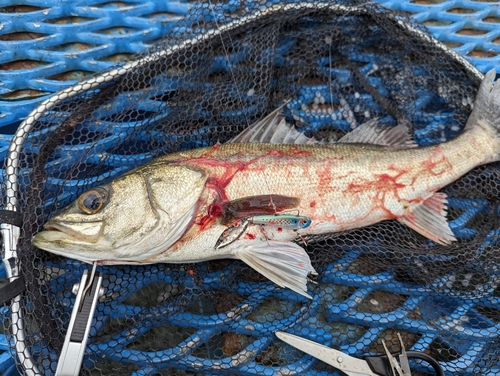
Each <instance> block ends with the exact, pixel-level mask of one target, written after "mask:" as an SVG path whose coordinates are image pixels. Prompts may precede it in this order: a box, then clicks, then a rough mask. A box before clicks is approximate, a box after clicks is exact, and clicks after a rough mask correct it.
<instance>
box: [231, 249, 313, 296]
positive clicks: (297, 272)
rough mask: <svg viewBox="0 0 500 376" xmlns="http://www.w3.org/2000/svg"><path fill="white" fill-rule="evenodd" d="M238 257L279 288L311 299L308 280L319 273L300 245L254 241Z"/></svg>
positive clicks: (237, 252) (238, 252)
mask: <svg viewBox="0 0 500 376" xmlns="http://www.w3.org/2000/svg"><path fill="white" fill-rule="evenodd" d="M235 256H236V257H237V258H239V259H240V260H242V261H243V262H245V263H246V264H248V265H249V266H251V267H252V268H253V269H255V270H256V271H258V272H259V273H260V274H262V275H263V276H265V277H266V278H268V279H270V280H271V281H273V282H274V283H276V284H277V285H279V286H281V287H288V288H289V289H291V290H293V291H295V292H296V293H298V294H300V295H303V296H305V297H307V298H309V299H310V298H311V296H310V295H309V294H307V276H308V275H309V273H313V274H316V271H315V270H314V268H313V267H312V265H311V260H310V259H309V256H308V255H307V253H306V251H304V249H303V248H301V247H300V246H298V245H297V244H295V243H291V242H280V241H273V240H269V241H267V242H261V241H252V242H249V243H247V244H246V245H244V246H242V247H240V248H239V249H238V250H237V251H236V252H235Z"/></svg>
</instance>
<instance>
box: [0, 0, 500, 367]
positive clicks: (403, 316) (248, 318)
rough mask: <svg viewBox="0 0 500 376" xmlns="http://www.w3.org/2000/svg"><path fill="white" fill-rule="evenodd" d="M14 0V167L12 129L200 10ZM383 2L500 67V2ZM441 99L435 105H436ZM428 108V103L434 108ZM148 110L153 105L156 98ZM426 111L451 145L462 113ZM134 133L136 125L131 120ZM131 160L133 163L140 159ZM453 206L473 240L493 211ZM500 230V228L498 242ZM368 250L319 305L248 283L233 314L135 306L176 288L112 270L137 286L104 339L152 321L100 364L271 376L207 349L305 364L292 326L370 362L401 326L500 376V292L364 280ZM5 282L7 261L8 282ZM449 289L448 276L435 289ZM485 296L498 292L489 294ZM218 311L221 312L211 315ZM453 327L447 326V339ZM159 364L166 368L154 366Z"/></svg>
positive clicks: (4, 105) (67, 300)
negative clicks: (170, 338) (150, 340)
mask: <svg viewBox="0 0 500 376" xmlns="http://www.w3.org/2000/svg"><path fill="white" fill-rule="evenodd" d="M7 3H9V2H1V1H0V7H4V8H3V9H2V10H0V25H1V26H2V27H1V29H0V51H2V53H1V54H0V127H2V128H0V132H2V133H4V134H3V135H0V158H2V160H3V158H4V155H5V151H6V148H7V146H8V143H9V141H10V138H11V136H10V134H12V133H13V131H14V130H15V128H16V126H17V125H18V124H19V122H20V120H21V119H22V118H23V117H25V116H26V115H27V114H28V113H29V112H30V111H31V110H32V109H33V108H35V107H36V106H37V104H38V103H39V102H40V101H41V100H43V99H45V98H46V97H47V96H49V95H51V94H52V93H55V92H57V91H59V90H61V89H63V88H65V87H68V86H70V85H72V84H74V83H75V82H77V81H79V80H81V79H83V78H85V77H88V76H89V75H91V74H92V73H94V72H98V71H100V70H102V69H104V68H106V67H109V66H110V65H113V64H115V63H117V62H121V61H124V60H126V59H127V58H128V57H130V56H131V55H132V54H134V53H137V52H140V51H143V50H144V49H145V48H146V47H147V46H149V45H150V44H152V43H154V41H156V40H157V39H159V38H160V37H161V36H162V35H164V34H165V33H166V32H167V31H168V30H169V29H170V28H171V26H172V24H173V23H174V22H175V21H176V20H177V19H179V18H180V17H181V16H182V15H183V14H184V13H186V12H187V11H188V9H189V7H190V4H189V3H184V2H164V1H150V2H145V1H141V2H139V1H127V2H108V3H104V4H98V2H97V1H94V2H89V1H73V2H61V1H44V2H37V5H36V6H34V5H16V6H11V5H9V4H7ZM382 3H383V4H384V5H385V6H388V7H389V8H392V9H398V10H403V11H406V12H411V13H414V14H413V16H414V17H415V18H416V19H417V20H418V21H420V22H422V23H423V24H425V25H427V26H428V27H429V29H430V30H431V31H432V32H433V33H434V35H435V36H436V37H437V38H438V39H440V40H442V41H443V42H445V44H447V45H449V46H450V47H452V48H454V49H456V50H457V51H458V52H460V53H461V54H463V55H465V56H466V57H467V58H468V59H469V60H470V61H471V62H472V63H473V64H475V65H476V66H477V67H478V68H479V69H480V70H482V71H483V72H484V71H487V70H488V69H490V68H495V67H496V68H498V67H499V66H500V64H499V63H500V28H499V27H498V26H499V23H500V14H499V13H500V10H499V9H500V8H499V7H498V6H493V5H492V4H491V3H490V2H484V3H482V2H471V1H441V2H440V1H436V0H433V1H425V0H422V1H400V2H391V3H386V2H382ZM33 4H34V2H33ZM367 69H369V66H367ZM325 90H326V89H325V88H324V87H305V88H304V89H303V90H302V91H301V95H302V96H301V98H300V100H298V101H296V102H291V103H290V108H291V109H292V110H295V111H298V112H300V111H302V109H303V106H306V107H307V106H308V105H310V104H311V103H313V101H314V98H315V96H316V95H317V93H320V95H323V96H324V97H328V95H329V94H328V91H325ZM430 99H431V98H427V99H426V98H424V100H427V101H429V100H430ZM417 105H420V106H422V107H425V103H420V104H417ZM143 106H144V110H147V103H145V104H143ZM301 115H303V118H304V119H306V120H310V122H309V123H310V124H311V125H312V126H315V125H321V119H320V120H318V118H317V117H316V118H315V119H307V114H306V113H305V112H304V113H301ZM426 115H427V114H425V113H422V130H421V131H420V133H417V134H416V137H417V140H419V143H420V144H421V145H425V144H430V143H434V142H437V141H439V137H440V136H439V133H436V134H437V135H436V134H433V132H432V131H433V127H436V126H437V125H438V121H439V122H443V121H444V122H448V121H452V114H446V113H444V114H443V118H440V119H436V118H430V117H428V116H426ZM139 125H140V124H136V126H139ZM348 126H349V124H346V123H345V121H344V122H343V123H342V124H341V123H340V122H339V128H342V127H344V128H345V127H348ZM132 128H133V125H130V129H132ZM34 136H36V134H34ZM103 142H104V143H105V142H106V140H103ZM143 161H144V158H142V157H141V158H139V159H138V162H143ZM112 162H113V163H114V167H119V165H120V161H119V160H114V161H112ZM126 163H130V159H127V160H126ZM117 171H119V168H118V169H117ZM54 184H57V182H55V183H54ZM450 206H451V207H456V208H458V209H461V210H463V212H462V215H461V216H460V217H459V218H458V219H456V220H455V221H454V222H453V223H452V228H453V230H454V232H455V234H457V236H462V237H467V236H470V233H471V232H472V231H474V230H472V229H470V228H468V227H467V223H469V221H470V219H471V218H473V217H474V216H476V215H484V214H486V213H488V211H489V206H488V204H487V203H485V202H484V201H481V200H455V201H453V200H451V202H450ZM497 232H498V230H497ZM494 233H495V232H494V231H493V232H492V233H491V237H493V235H494ZM487 241H488V240H487ZM361 254H362V252H361V251H359V250H356V249H352V250H351V251H350V252H349V253H348V254H346V255H345V256H344V257H343V258H342V259H340V260H337V261H336V262H334V263H332V264H331V265H330V266H329V268H328V269H327V270H326V271H323V273H322V274H321V276H322V279H321V281H320V282H321V284H320V286H319V288H317V289H316V291H315V294H314V299H313V300H312V301H311V302H308V301H305V300H304V301H302V300H300V298H297V296H296V295H295V294H291V293H289V292H288V291H283V290H281V289H275V288H274V285H273V284H272V283H261V284H255V283H241V284H240V285H239V288H238V290H237V291H236V292H235V293H237V294H239V295H241V296H244V299H243V300H242V301H241V302H239V303H238V304H237V305H236V306H235V307H233V308H231V310H230V311H226V312H225V313H216V312H215V311H214V310H213V308H210V304H207V302H204V301H203V302H202V301H198V300H197V299H198V297H196V295H195V294H193V299H192V300H189V295H187V296H188V297H187V298H185V299H188V301H182V302H179V301H174V302H173V303H172V302H170V303H169V305H165V306H163V307H162V309H161V311H160V310H159V308H158V307H152V308H149V309H148V308H144V307H140V306H136V305H134V304H131V303H127V302H125V301H126V300H127V299H130V298H131V297H133V294H134V293H135V292H136V291H138V290H140V289H142V288H144V287H145V286H148V285H153V284H155V283H159V282H160V281H161V282H163V283H168V282H169V279H170V278H171V276H169V274H168V273H170V271H168V270H164V269H162V268H161V267H160V266H156V265H154V266H152V267H149V266H148V272H147V273H143V275H147V277H146V278H142V279H141V280H140V281H139V280H137V279H136V278H135V273H137V271H138V270H139V271H140V268H139V269H134V268H130V269H127V268H117V269H113V268H105V269H103V272H104V274H105V275H106V276H108V279H106V280H105V287H106V289H107V290H108V291H109V292H113V284H114V281H113V280H111V279H109V278H110V277H109V276H114V277H113V278H120V279H121V280H124V281H128V285H127V286H126V287H127V288H126V294H124V293H123V291H124V290H125V289H124V286H125V285H121V286H120V287H119V288H118V287H117V289H119V290H120V291H118V290H117V291H115V292H116V293H118V292H120V293H121V294H123V295H122V296H121V297H120V298H119V299H116V300H114V301H113V303H112V304H110V305H108V306H106V308H105V309H104V310H103V311H102V312H99V316H98V317H96V318H95V322H94V328H93V331H94V332H93V333H92V334H94V335H95V334H97V332H98V331H99V330H100V329H101V328H102V327H104V326H105V325H107V324H109V321H110V320H116V321H120V320H121V319H124V318H127V317H132V316H134V315H135V316H136V317H138V318H139V319H140V320H139V321H138V323H139V324H141V325H137V326H132V327H127V328H126V329H124V330H123V332H122V333H121V334H120V335H117V336H115V337H113V338H109V339H106V340H103V341H101V342H99V343H95V344H92V345H91V346H90V349H91V352H92V355H91V357H90V358H89V359H88V361H89V362H91V364H94V362H96V361H97V360H98V359H101V358H102V357H105V358H106V359H112V360H116V361H118V362H126V363H134V364H135V365H136V366H137V367H138V369H137V370H135V371H134V372H135V373H134V374H135V375H154V374H156V373H157V372H158V368H168V367H176V368H178V369H184V370H188V371H192V372H203V373H205V374H209V373H212V374H224V373H226V374H232V373H234V372H235V371H236V372H238V374H241V375H254V374H261V373H262V374H269V375H270V374H275V373H276V372H277V371H278V368H277V367H273V366H271V365H265V363H266V362H265V361H263V362H262V363H259V364H257V363H255V362H250V361H248V359H246V358H242V357H241V356H240V358H238V359H235V358H233V357H231V356H226V357H225V356H223V354H218V355H217V357H218V360H214V359H210V360H208V359H207V358H204V357H203V356H202V355H203V354H210V352H211V350H210V348H209V346H208V345H206V343H209V342H210V341H209V340H210V339H212V338H214V337H217V336H218V335H220V334H221V333H223V332H228V331H229V332H231V333H234V336H235V338H238V340H239V341H248V344H247V346H246V351H248V354H249V357H250V355H251V354H255V353H257V354H263V353H265V356H268V357H272V355H273V354H269V352H270V351H274V352H276V354H278V355H276V354H275V355H276V356H279V357H281V358H285V359H286V358H287V356H288V357H290V358H293V359H295V357H294V356H292V355H293V354H292V353H293V350H292V349H290V348H288V347H287V346H283V345H281V344H279V343H277V342H276V341H275V339H274V335H273V334H272V332H273V331H275V330H278V329H282V330H283V329H288V331H292V332H295V333H296V334H300V335H302V336H306V337H309V338H311V339H313V340H317V341H320V342H323V343H325V344H335V345H338V346H340V348H341V350H342V351H345V352H346V353H349V354H351V355H354V356H359V355H363V354H366V352H367V351H366V350H367V349H371V348H373V349H374V352H375V350H376V347H377V343H378V342H377V340H379V339H380V338H383V336H384V333H386V332H387V331H400V332H402V333H407V334H408V335H414V344H413V346H412V349H413V350H417V351H423V350H425V349H428V348H429V347H431V348H432V346H431V345H432V344H433V343H436V342H437V341H438V342H439V344H440V346H441V347H442V346H443V344H444V345H448V346H449V347H450V348H453V349H454V351H458V353H456V354H451V355H450V356H449V357H448V358H441V359H440V360H441V361H442V365H443V367H444V368H445V370H446V371H447V373H448V374H463V375H468V374H477V373H478V369H477V368H476V367H477V366H478V365H477V364H475V363H473V360H474V359H477V358H488V357H484V354H488V353H489V352H491V353H492V354H493V355H492V356H491V357H490V358H489V359H490V363H489V364H482V365H481V371H482V372H483V373H482V374H488V375H495V374H498V373H500V362H499V359H498V358H496V355H494V353H496V352H497V351H498V347H499V346H500V344H499V340H498V332H499V329H500V324H499V322H498V321H499V320H496V319H495V320H492V319H489V318H488V317H485V316H484V314H483V308H484V307H489V308H491V309H493V310H500V298H498V297H491V293H492V291H489V296H490V297H488V298H484V299H483V300H482V301H481V302H480V305H479V304H478V303H477V302H476V303H475V304H472V303H471V302H470V301H469V300H467V299H466V298H460V297H449V296H446V295H439V294H437V293H435V292H433V291H431V290H426V289H425V288H422V287H420V286H417V285H410V284H405V283H401V282H398V281H396V280H395V279H394V278H393V277H392V276H391V275H390V274H389V273H388V272H386V271H383V270H381V271H378V272H377V273H375V274H371V275H369V274H363V273H360V272H359V270H360V263H362V257H360V255H361ZM53 266H55V267H56V266H57V265H53ZM65 267H67V265H65ZM232 267H234V266H232ZM232 267H227V268H224V269H222V270H219V271H217V272H211V273H208V274H206V273H207V271H206V270H201V271H203V272H204V273H205V274H204V275H206V277H204V278H203V281H202V282H201V283H203V285H204V286H203V287H204V289H205V290H208V291H210V290H215V289H217V288H220V287H221V286H222V285H223V283H224V275H226V274H228V273H231V268H232ZM74 268H75V269H74V271H75V273H66V274H65V275H63V276H61V277H59V278H58V279H54V280H53V281H52V285H51V287H52V289H53V291H52V293H53V294H56V295H57V294H58V293H61V292H63V291H64V292H65V293H68V291H70V290H71V288H70V287H71V286H72V284H73V283H75V282H76V281H75V280H72V279H71V277H68V276H69V275H76V276H78V275H80V274H81V272H82V271H83V268H82V266H81V265H80V264H75V265H74ZM201 268H203V267H201ZM361 269H362V268H361ZM76 270H78V272H76ZM4 276H5V271H4V269H3V265H2V266H0V278H3V277H4ZM195 277H196V276H193V275H192V274H191V273H190V272H189V271H186V275H185V284H186V286H188V287H190V288H192V289H193V290H196V289H197V286H199V284H200V280H199V279H197V278H195ZM449 282H450V281H449V280H437V281H436V282H435V283H436V284H440V283H441V284H446V283H449ZM492 286H493V285H492ZM438 287H439V286H438ZM494 288H495V287H492V290H494ZM485 295H488V294H486V292H485ZM497 295H498V294H497ZM493 296H495V295H494V294H493ZM389 297H392V298H394V300H395V301H397V305H398V306H397V307H395V308H394V309H391V310H389V311H387V310H386V309H384V308H383V307H382V306H383V304H380V301H383V300H384V299H388V298H389ZM429 301H435V302H440V307H442V311H441V312H435V311H432V312H431V311H429V309H428V307H429V306H431V304H429ZM62 302H63V304H62V307H65V308H62V309H66V311H67V312H70V311H71V308H72V306H73V304H72V302H73V297H72V295H71V294H69V293H68V294H67V295H66V296H65V297H64V299H63V300H62ZM186 306H189V307H191V308H190V309H189V310H187V311H186V310H183V309H181V308H182V307H186ZM192 307H198V308H196V309H195V308H192ZM280 307H281V309H282V310H283V311H286V312H287V314H286V315H285V316H286V317H283V318H282V319H279V320H276V321H273V322H267V321H266V320H265V313H266V309H275V310H276V309H279V308H280ZM377 307H379V308H377ZM188 311H189V312H188ZM206 311H211V313H210V314H207V313H206ZM165 313H168V314H165ZM430 322H432V323H433V324H432V325H431V324H429V323H430ZM474 322H481V323H482V326H481V327H477V326H474V325H472V324H471V323H474ZM169 325H175V326H186V327H187V328H189V330H188V331H187V332H188V333H191V334H189V335H188V336H187V337H186V338H182V339H180V340H179V343H180V344H179V346H176V347H173V346H174V345H177V343H175V344H174V345H173V346H172V347H171V348H169V349H166V350H165V349H163V350H161V351H157V352H147V353H146V352H145V351H139V350H130V349H127V346H128V345H130V344H131V343H133V342H134V341H135V340H137V339H138V338H140V337H141V336H143V335H145V334H147V333H148V332H150V331H159V329H158V328H168V326H169ZM436 328H440V330H439V331H438V330H437V329H436ZM443 328H446V330H445V333H446V336H445V338H443ZM347 329H349V330H347ZM339 333H345V334H343V335H342V334H341V335H339ZM412 333H413V334H412ZM414 333H420V335H418V336H417V335H415V334H414ZM422 333H424V334H422ZM256 337H259V339H255V338H256ZM217 340H220V338H218V339H217ZM446 341H449V342H450V343H449V344H447V343H446ZM110 344H112V346H110ZM202 347H203V349H201V348H202ZM270 348H271V349H272V350H269V349H270ZM6 349H7V344H6V341H5V339H2V340H0V352H2V351H3V352H2V353H1V354H0V373H1V372H3V374H5V375H9V374H15V372H16V371H15V370H14V363H13V360H12V359H11V358H10V356H8V355H7V352H5V351H6ZM110 349H112V350H110ZM492 350H495V351H492ZM290 354H292V355H290ZM211 355H213V354H211ZM240 355H241V354H240ZM434 355H435V356H437V355H436V354H434ZM207 357H208V355H207ZM263 357H264V355H263ZM151 362H153V364H154V366H155V368H152V367H150V365H151V364H152V363H151ZM268 363H272V362H268ZM231 367H232V368H231ZM287 368H288V370H286V369H284V367H280V368H279V370H280V371H282V372H287V371H290V372H292V373H293V372H305V371H307V374H309V375H330V374H332V373H331V372H330V371H329V370H324V369H321V367H320V366H319V365H318V362H317V361H315V360H314V359H312V358H310V357H305V358H303V359H301V361H300V362H297V363H292V364H290V365H288V366H287ZM485 370H486V371H485Z"/></svg>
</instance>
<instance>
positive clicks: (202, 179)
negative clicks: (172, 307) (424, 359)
mask: <svg viewBox="0 0 500 376" xmlns="http://www.w3.org/2000/svg"><path fill="white" fill-rule="evenodd" d="M494 78H495V72H494V71H491V72H489V73H488V74H487V75H486V76H485V78H484V80H483V82H482V84H481V87H480V89H479V91H478V95H477V98H476V103H475V104H474V110H473V112H472V113H471V115H470V117H469V119H468V122H467V124H466V126H465V129H464V131H463V132H462V134H461V135H459V136H458V137H457V138H455V139H453V140H451V141H448V142H445V143H443V144H440V145H437V146H429V147H422V148H415V147H412V145H410V143H409V142H408V137H407V129H406V127H405V126H403V125H398V126H396V127H393V128H383V129H380V128H378V127H377V124H376V122H375V121H369V122H367V123H366V124H364V125H361V126H359V127H358V128H357V129H355V130H354V131H353V132H351V133H350V134H348V135H347V136H346V137H344V139H342V140H341V141H340V142H339V143H337V144H332V145H323V144H319V143H317V142H314V140H307V139H306V138H305V137H303V136H298V135H297V134H298V132H297V131H295V130H294V131H292V130H286V129H284V128H283V121H284V119H283V118H280V117H279V116H277V115H276V114H272V115H273V116H270V117H267V118H266V119H264V120H263V121H261V122H259V123H258V124H256V125H255V126H252V127H250V128H249V129H247V130H246V131H245V132H243V134H242V135H240V136H238V137H237V138H236V140H235V142H231V143H227V144H224V145H216V146H213V147H207V148H200V149H195V150H189V151H182V152H179V153H175V154H171V155H167V156H164V157H160V158H158V159H156V160H154V161H152V162H150V163H148V164H145V165H143V166H141V167H139V168H136V169H134V170H132V171H131V172H129V173H127V174H125V175H123V176H121V177H119V178H117V179H115V180H113V181H112V182H110V183H109V184H105V185H102V186H100V187H96V188H92V189H90V190H88V191H87V192H84V193H83V194H82V195H81V196H80V197H79V198H78V199H77V200H76V201H75V202H74V203H72V204H71V205H70V206H68V207H67V208H66V209H64V210H63V211H62V212H61V213H59V214H57V215H55V216H54V217H52V218H51V219H50V220H49V221H47V223H46V224H45V226H44V227H45V230H44V231H42V232H40V233H38V234H36V235H35V237H34V244H35V246H36V247H38V248H41V249H44V250H46V251H49V252H52V253H55V254H58V255H62V256H67V257H70V258H75V259H78V260H82V261H85V262H89V263H90V262H96V261H97V262H99V263H100V264H102V265H109V264H149V263H160V262H166V263H186V262H200V261H206V260H212V259H221V258H236V259H240V260H243V261H244V262H246V263H247V264H248V265H249V266H251V267H252V268H254V269H255V270H257V271H258V272H260V273H261V274H263V275H264V276H266V277H267V278H269V279H270V280H272V281H273V282H275V283H276V284H278V285H279V286H282V287H288V288H290V289H292V290H294V291H296V292H298V293H300V294H302V295H305V296H308V295H307V276H308V274H309V273H315V271H314V269H313V267H312V266H311V262H310V260H309V257H308V255H307V253H306V252H305V251H304V249H303V248H302V247H300V246H299V245H298V244H297V243H296V242H292V240H294V239H297V238H298V237H300V236H305V235H311V234H325V233H332V232H338V231H344V230H348V229H352V228H359V227H363V226H368V225H371V224H374V223H377V222H380V221H384V220H398V221H400V222H402V223H404V224H406V225H408V226H409V227H411V228H412V229H414V230H415V231H417V232H419V233H420V234H422V235H424V236H426V237H428V238H429V239H432V240H433V241H435V242H437V243H441V244H448V243H450V242H452V241H454V240H455V237H454V235H453V232H452V231H451V229H450V227H449V225H448V222H447V220H446V204H447V198H446V194H444V193H440V192H437V191H438V190H439V189H440V188H442V187H444V186H446V185H447V184H449V183H451V182H453V181H454V180H456V179H458V178H459V177H461V176H462V175H464V174H465V173H467V172H468V171H470V170H471V169H473V168H474V167H476V166H479V165H482V164H486V163H490V162H493V161H498V160H500V133H499V132H500V84H496V85H495V86H493V80H494ZM293 132H295V133H293ZM256 139H258V140H260V141H264V142H266V143H255V140H256ZM248 141H252V142H248ZM276 141H278V142H280V143H279V144H276ZM290 141H291V142H294V143H293V144H290ZM279 213H297V214H298V215H300V217H301V218H306V219H310V223H307V226H302V227H304V228H302V227H300V228H289V227H283V228H281V227H279V225H274V226H267V225H262V224H258V223H255V221H253V222H252V221H246V222H245V227H244V228H242V230H241V234H237V236H235V238H234V239H232V240H231V241H228V242H225V243H224V246H223V247H220V246H217V244H220V240H221V239H220V238H221V234H224V233H225V231H226V232H227V230H228V228H238V226H236V225H234V223H235V222H236V221H241V220H244V219H245V218H248V217H253V218H267V217H262V216H269V215H274V214H279ZM259 216H260V217H259ZM231 226H232V227H231ZM226 243H227V244H226Z"/></svg>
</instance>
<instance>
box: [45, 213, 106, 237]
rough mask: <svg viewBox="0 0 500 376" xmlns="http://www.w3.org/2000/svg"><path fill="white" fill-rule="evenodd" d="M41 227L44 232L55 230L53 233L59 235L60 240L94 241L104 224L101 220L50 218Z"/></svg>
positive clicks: (99, 235) (99, 234)
mask: <svg viewBox="0 0 500 376" xmlns="http://www.w3.org/2000/svg"><path fill="white" fill-rule="evenodd" d="M43 228H44V229H45V232H55V233H56V234H54V235H56V236H58V235H59V236H60V238H61V240H69V241H71V240H73V241H79V242H85V243H96V242H97V241H98V240H99V238H100V237H101V235H102V230H103V228H104V226H103V222H102V221H94V222H84V223H77V222H68V221H58V220H53V219H51V220H49V221H47V223H45V225H44V226H43ZM57 233H59V234H57Z"/></svg>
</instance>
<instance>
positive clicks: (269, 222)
mask: <svg viewBox="0 0 500 376" xmlns="http://www.w3.org/2000/svg"><path fill="white" fill-rule="evenodd" d="M248 221H249V222H250V223H251V224H254V225H263V226H278V227H281V228H282V229H284V230H300V229H302V228H306V227H308V226H309V225H310V224H311V218H308V217H304V216H301V215H294V214H273V215H256V216H253V217H249V218H248Z"/></svg>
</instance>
